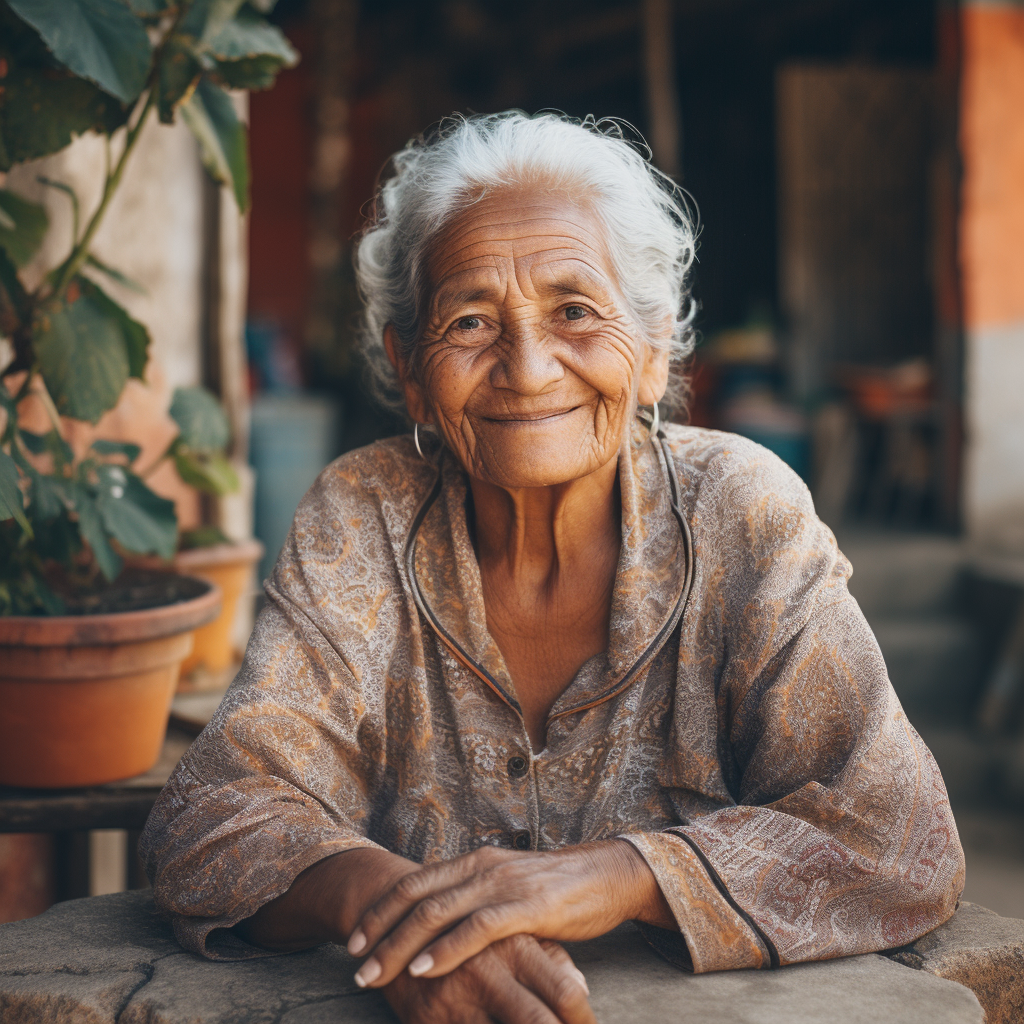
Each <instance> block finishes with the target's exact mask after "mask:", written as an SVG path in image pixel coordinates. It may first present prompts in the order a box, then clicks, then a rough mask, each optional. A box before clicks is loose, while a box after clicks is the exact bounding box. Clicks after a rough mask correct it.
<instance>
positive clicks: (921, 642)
mask: <svg viewBox="0 0 1024 1024" xmlns="http://www.w3.org/2000/svg"><path fill="white" fill-rule="evenodd" d="M868 621H869V622H870V624H871V627H872V629H873V630H874V632H875V637H876V638H877V640H878V646H879V647H880V648H881V649H882V656H883V657H884V658H885V664H886V668H887V669H888V670H889V678H890V679H891V680H892V685H893V688H894V689H895V690H896V695H897V696H898V697H899V699H900V703H901V704H902V705H903V707H904V710H905V711H906V712H907V715H908V716H909V717H910V720H911V721H912V722H915V723H916V722H917V721H919V720H920V721H932V722H950V723H962V724H966V723H967V722H969V721H970V719H971V716H972V715H973V712H974V708H975V705H976V703H977V700H978V696H979V692H980V687H981V685H982V675H981V670H980V666H979V651H978V647H979V644H978V638H977V634H976V631H975V629H974V628H973V626H972V625H971V624H970V623H969V622H968V621H967V620H966V619H962V618H959V617H957V616H954V615H930V616H926V617H891V616H887V617H881V618H877V617H876V618H875V619H874V620H872V619H870V618H869V620H868Z"/></svg>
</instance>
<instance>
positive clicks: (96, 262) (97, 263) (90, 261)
mask: <svg viewBox="0 0 1024 1024" xmlns="http://www.w3.org/2000/svg"><path fill="white" fill-rule="evenodd" d="M85 263H86V266H89V267H95V268H96V269H97V270H98V271H99V272H100V273H101V274H106V275H107V277H109V278H110V280H111V281H116V282H117V283H118V284H119V285H121V286H122V287H123V288H127V289H128V290H129V291H130V292H135V294H136V295H148V294H149V293H148V292H147V291H146V289H145V288H143V287H142V285H141V284H139V282H138V281H133V280H132V279H131V278H130V277H128V276H127V275H125V274H122V273H121V271H120V270H115V269H114V267H111V266H109V265H108V264H106V263H104V262H103V261H102V260H101V259H100V258H99V257H98V256H94V255H93V254H92V253H89V255H88V256H86V257H85ZM139 326H140V327H141V326H142V325H141V324H140V325H139ZM143 330H145V328H143Z"/></svg>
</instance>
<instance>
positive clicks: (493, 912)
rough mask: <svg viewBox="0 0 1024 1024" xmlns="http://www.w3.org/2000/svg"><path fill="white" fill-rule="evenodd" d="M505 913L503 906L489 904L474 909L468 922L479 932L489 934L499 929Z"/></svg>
mask: <svg viewBox="0 0 1024 1024" xmlns="http://www.w3.org/2000/svg"><path fill="white" fill-rule="evenodd" d="M504 920H505V914H504V911H503V910H502V909H501V907H496V906H488V907H481V908H480V909H479V910H474V911H473V913H472V914H470V915H469V921H468V924H469V926H470V928H472V930H473V931H474V932H476V933H477V934H483V935H487V934H490V933H493V932H495V931H497V930H498V929H499V928H500V927H501V925H502V924H503V923H504Z"/></svg>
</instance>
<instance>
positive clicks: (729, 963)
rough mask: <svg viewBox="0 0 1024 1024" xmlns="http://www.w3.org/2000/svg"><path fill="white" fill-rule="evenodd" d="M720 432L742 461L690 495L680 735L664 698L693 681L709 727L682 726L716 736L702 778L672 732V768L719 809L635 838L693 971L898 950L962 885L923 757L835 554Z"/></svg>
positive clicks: (778, 486) (937, 782)
mask: <svg viewBox="0 0 1024 1024" xmlns="http://www.w3.org/2000/svg"><path fill="white" fill-rule="evenodd" d="M736 441H737V446H745V447H746V448H747V449H748V453H747V458H746V459H745V460H737V459H736V458H733V459H732V460H731V469H730V472H729V473H727V474H723V476H722V478H721V479H719V480H716V479H715V473H714V470H713V468H712V469H711V470H709V472H708V473H707V475H706V478H705V481H704V488H705V492H704V493H703V494H701V495H698V496H697V498H696V500H695V512H694V518H695V520H696V529H695V531H694V533H695V538H696V539H695V546H696V561H697V564H698V565H699V566H700V569H699V572H700V573H701V574H702V578H701V579H700V580H699V581H698V583H699V585H698V586H697V587H696V591H697V593H698V594H701V595H703V596H702V598H701V599H699V600H698V602H697V603H696V605H695V607H694V609H693V616H692V620H691V623H690V629H689V631H687V630H685V629H684V631H683V634H682V639H681V645H682V649H681V654H680V659H681V670H680V694H677V711H676V714H677V716H679V717H680V720H681V721H680V725H679V733H680V734H681V735H684V734H685V735H686V736H689V737H692V736H693V735H694V732H695V730H694V729H693V728H692V723H690V722H685V723H684V722H683V721H682V717H683V716H684V715H685V714H687V708H686V705H685V704H684V703H681V702H680V696H681V695H685V694H686V693H687V690H688V689H689V691H690V695H691V696H694V697H696V696H697V695H698V691H699V690H700V689H701V688H702V687H703V688H704V689H705V690H707V691H709V692H707V693H706V694H705V696H706V698H707V699H706V700H705V701H703V702H702V705H703V706H704V707H707V708H713V709H714V713H715V714H716V715H717V729H716V723H714V722H710V721H709V722H707V723H705V728H704V729H703V730H701V729H697V730H696V733H697V734H699V735H704V736H708V737H714V736H715V735H716V734H717V742H716V743H715V747H716V748H717V749H715V751H714V753H715V755H716V756H715V758H714V760H715V762H716V766H717V771H716V772H704V773H703V774H702V772H701V771H700V770H699V769H698V768H696V767H694V764H697V763H699V762H700V760H701V756H700V754H701V752H700V751H699V750H698V751H696V752H695V751H694V749H693V746H694V744H693V743H689V744H688V741H687V739H686V738H683V739H679V740H678V758H677V762H676V771H677V773H678V778H677V779H675V780H673V781H675V782H676V783H677V784H679V783H682V782H683V781H684V780H685V779H690V780H692V779H693V778H694V777H696V778H698V779H699V780H700V783H699V784H698V785H695V786H694V787H693V788H694V789H698V790H701V791H702V792H703V793H704V794H705V795H707V796H708V797H709V798H710V799H709V804H712V803H713V802H714V803H717V804H718V805H719V806H718V808H717V809H714V808H713V806H709V808H708V813H706V814H702V815H694V816H691V817H690V818H689V821H688V822H687V823H686V824H683V825H680V826H676V827H673V828H671V829H668V830H666V831H664V832H661V833H657V834H646V835H644V836H643V837H642V838H641V840H640V841H638V842H636V845H637V846H638V848H639V849H640V850H641V852H642V853H644V855H645V858H646V860H647V862H648V864H649V865H650V866H651V868H652V870H653V871H654V873H655V875H656V876H657V877H658V879H659V882H660V884H661V888H662V891H663V893H664V894H665V896H666V898H667V900H668V902H669V904H670V906H671V907H672V909H673V912H674V914H675V916H676V918H677V921H678V923H679V926H680V931H681V933H682V934H683V937H684V938H685V940H686V942H687V946H688V951H689V953H690V956H691V957H692V960H693V966H694V969H695V970H697V971H703V970H718V969H722V968H729V967H736V966H750V967H758V966H768V959H769V958H770V960H771V962H772V963H773V964H780V963H781V964H786V963H793V962H796V961H803V960H817V959H825V958H829V957H837V956H847V955H850V954H856V953H864V952H869V951H874V950H880V949H885V948H891V947H895V946H900V945H903V944H905V943H907V942H910V941H912V940H913V939H915V938H917V937H918V936H920V935H922V934H923V933H925V932H927V931H929V930H931V929H932V928H935V927H937V926H938V925H939V924H941V923H942V922H943V921H945V920H946V919H947V918H948V917H949V916H950V915H951V914H952V913H953V911H954V910H955V908H956V902H957V899H958V897H959V895H960V893H961V891H962V889H963V881H964V858H963V852H962V850H961V847H960V842H959V837H958V835H957V831H956V825H955V823H954V821H953V816H952V813H951V811H950V807H949V802H948V799H947V796H946V791H945V787H944V785H943V782H942V778H941V775H940V773H939V769H938V767H937V765H936V764H935V761H934V759H933V758H932V756H931V753H930V752H929V751H928V749H927V748H926V747H925V745H924V743H923V742H922V740H921V738H920V737H919V736H918V734H917V733H916V731H915V730H914V729H913V727H912V726H911V725H910V723H909V722H908V721H907V718H906V716H905V714H904V713H903V710H902V708H901V707H900V704H899V701H898V700H897V698H896V695H895V693H894V692H893V689H892V686H891V685H890V683H889V680H888V676H887V674H886V670H885V665H884V662H883V660H882V656H881V653H880V652H879V650H878V646H877V644H876V642H875V639H874V637H873V635H872V633H871V630H870V628H869V627H868V625H867V623H866V622H865V620H864V617H863V615H862V614H861V611H860V608H859V607H858V605H857V603H856V601H855V600H854V599H853V598H852V597H851V596H850V594H849V592H848V591H847V588H846V581H847V579H848V577H849V574H850V569H849V563H848V562H847V561H846V559H845V558H843V557H842V556H841V555H840V554H839V552H838V550H837V549H836V545H835V541H834V539H833V537H832V535H831V533H830V531H829V530H828V529H827V528H826V527H825V526H824V525H823V524H822V523H821V522H820V521H819V520H818V519H817V517H816V516H815V514H814V510H813V506H812V504H811V500H810V495H809V494H808V493H807V490H806V488H805V487H804V486H803V484H802V482H800V481H799V480H798V479H797V478H796V476H795V474H793V473H792V472H791V471H789V470H788V468H786V467H784V466H783V465H782V464H781V463H780V462H779V461H778V460H777V459H775V458H774V456H770V455H769V454H768V453H767V452H764V451H763V450H762V449H754V446H749V445H745V443H744V442H740V441H739V439H736ZM750 450H752V454H751V453H750ZM737 462H739V468H737ZM709 491H710V492H711V493H708V492H709ZM688 637H689V638H691V646H690V647H689V648H687V646H686V645H687V638H688ZM709 651H710V652H714V658H713V659H712V660H713V663H714V671H707V670H706V668H707V659H705V660H704V661H703V662H702V659H701V657H700V655H703V654H705V653H707V652H709ZM702 665H703V670H702V668H701V666H702ZM712 690H713V692H710V691H712ZM697 746H698V747H699V744H697ZM710 753H711V751H710V750H708V751H706V754H708V755H710ZM705 760H706V761H710V757H706V758H705ZM688 762H693V763H692V764H691V763H688ZM626 838H629V837H626ZM697 907H700V908H701V910H700V920H701V922H702V926H701V927H695V926H694V924H693V919H694V915H695V908H697ZM766 953H767V956H766V955H765V954H766Z"/></svg>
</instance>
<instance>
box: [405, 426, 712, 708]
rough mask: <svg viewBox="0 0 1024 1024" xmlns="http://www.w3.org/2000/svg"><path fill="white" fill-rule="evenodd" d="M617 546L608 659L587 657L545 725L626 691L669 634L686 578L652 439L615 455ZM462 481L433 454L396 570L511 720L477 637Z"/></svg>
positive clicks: (501, 664) (494, 651) (476, 576)
mask: <svg viewBox="0 0 1024 1024" xmlns="http://www.w3.org/2000/svg"><path fill="white" fill-rule="evenodd" d="M619 483H620V491H621V495H622V546H621V550H620V553H619V563H618V567H617V569H616V573H615V583H614V589H613V592H612V607H611V622H610V634H609V646H608V651H607V652H605V653H604V654H601V655H598V656H596V657H595V658H591V659H590V661H588V662H586V664H584V665H583V666H582V667H581V668H580V670H579V671H578V672H577V674H576V676H575V678H574V679H573V680H572V681H571V682H570V684H569V685H568V687H567V688H566V690H565V691H564V692H563V693H562V695H561V696H560V697H559V698H558V700H557V701H556V702H555V705H554V707H553V708H552V711H551V715H550V716H549V718H555V717H558V716H559V715H565V714H570V713H572V712H575V711H581V710H583V709H585V708H588V707H592V706H593V705H595V704H599V703H601V702H602V701H605V700H608V699H610V698H611V697H613V696H615V695H616V694H617V693H620V692H621V691H622V690H624V689H625V688H626V687H628V686H629V685H630V684H631V683H632V682H633V681H634V680H635V679H636V678H638V676H639V675H640V674H641V673H642V671H643V669H644V668H645V667H646V666H647V664H648V663H649V662H650V660H651V659H652V658H653V657H654V655H656V654H657V652H658V651H659V650H660V649H661V647H662V645H663V644H664V643H665V641H666V640H667V639H668V637H669V636H670V635H671V633H672V631H673V629H674V628H675V626H676V624H677V623H678V622H679V619H680V617H681V615H682V612H683V607H684V605H685V603H686V597H687V594H688V592H689V587H690V582H691V579H692V575H693V573H692V567H691V559H692V554H691V544H690V537H689V529H688V526H687V524H686V520H685V519H684V517H683V515H682V512H681V511H680V508H679V485H678V482H677V480H676V477H675V471H674V467H673V465H672V461H671V454H670V452H669V451H668V448H667V445H666V444H665V442H664V440H663V439H661V438H655V439H652V440H651V441H650V442H649V443H646V444H644V445H643V447H642V448H639V449H636V448H633V447H632V446H631V445H629V446H625V448H624V452H623V454H622V455H620V458H619ZM467 487H468V483H467V479H466V475H465V473H464V471H463V470H462V468H461V467H460V466H459V465H458V463H457V462H456V460H455V458H454V457H453V456H452V455H451V454H450V453H449V452H447V450H442V451H441V453H440V455H439V459H438V474H437V478H436V480H435V482H434V486H433V488H432V490H431V492H430V494H429V495H428V496H427V498H426V500H425V501H424V503H423V505H422V506H421V508H420V511H419V513H418V514H417V516H416V519H415V520H414V522H413V525H412V528H411V530H410V533H409V538H408V540H407V543H406V555H405V557H406V570H407V572H408V576H409V581H410V584H411V586H412V590H413V595H414V597H415V600H416V603H417V606H418V607H419V609H420V612H421V613H422V614H423V616H424V617H425V618H426V620H427V622H429V623H430V625H431V627H432V628H433V629H434V630H435V632H436V633H437V634H438V636H439V637H440V639H441V640H442V642H443V643H444V644H445V645H446V646H447V647H448V648H449V650H450V651H451V652H452V653H453V654H454V655H455V657H457V658H458V659H459V660H460V661H461V662H462V663H463V664H464V665H465V666H466V667H467V668H469V669H470V670H471V671H473V672H474V673H476V675H478V676H479V677H480V678H481V679H482V680H483V681H484V682H485V683H486V684H487V685H488V686H490V687H491V688H492V689H493V690H494V691H495V692H496V693H497V694H498V695H499V696H500V697H501V698H502V699H503V700H504V701H506V702H507V703H508V704H509V705H511V706H512V707H513V708H515V709H516V710H517V711H521V708H520V706H519V702H518V700H517V699H516V694H515V684H514V683H513V682H512V679H511V676H510V675H509V672H508V667H507V666H506V664H505V659H504V658H503V657H502V654H501V651H500V650H499V648H498V645H497V643H496V642H495V640H494V638H493V637H492V636H491V634H490V632H489V631H488V629H487V616H486V612H485V610H484V601H483V587H482V583H481V579H480V567H479V564H478V562H477V559H476V553H475V551H474V549H473V544H472V541H471V539H470V533H469V529H468V526H467V523H466V497H467Z"/></svg>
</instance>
